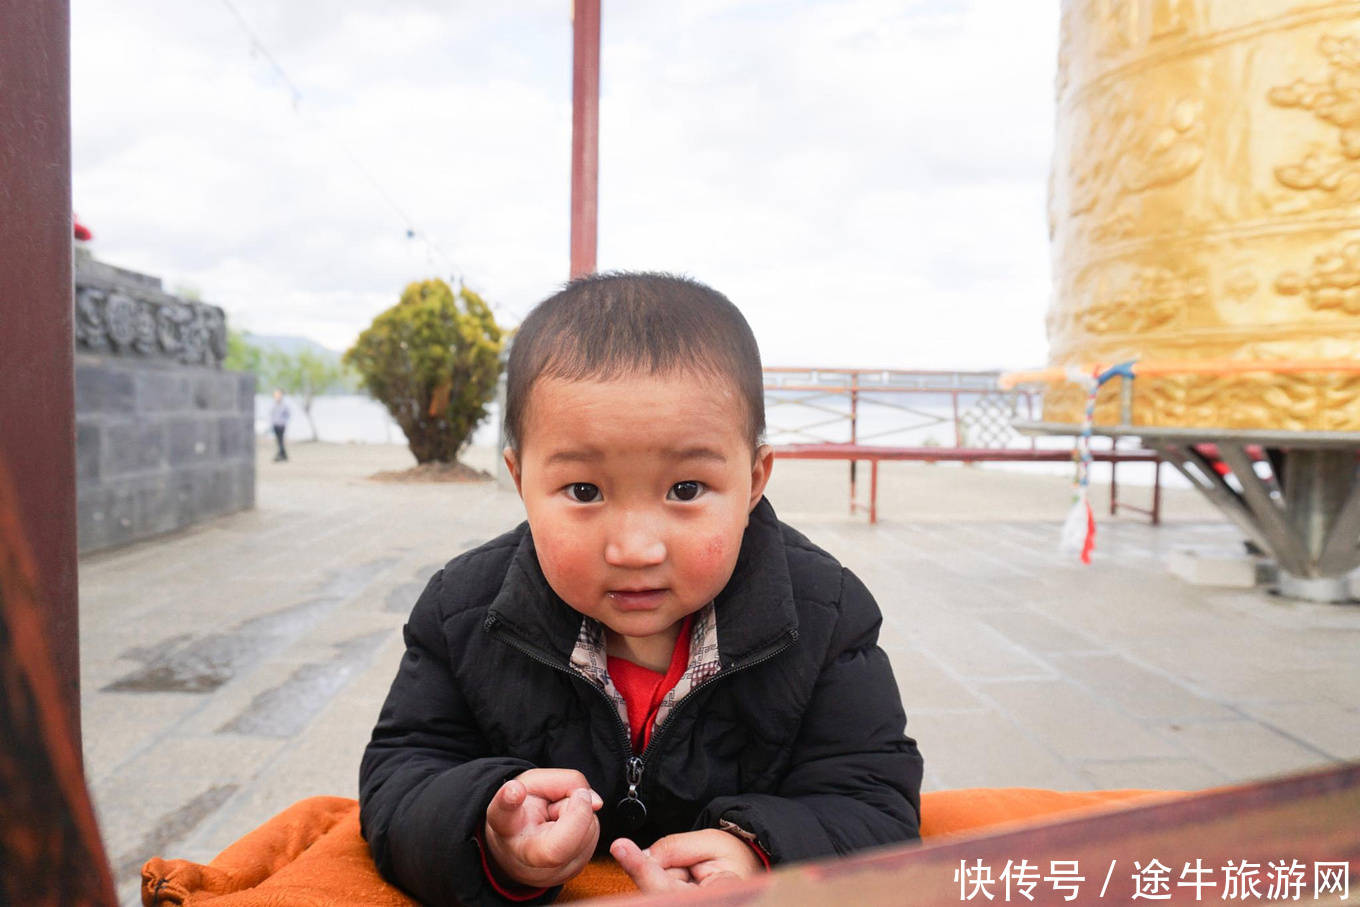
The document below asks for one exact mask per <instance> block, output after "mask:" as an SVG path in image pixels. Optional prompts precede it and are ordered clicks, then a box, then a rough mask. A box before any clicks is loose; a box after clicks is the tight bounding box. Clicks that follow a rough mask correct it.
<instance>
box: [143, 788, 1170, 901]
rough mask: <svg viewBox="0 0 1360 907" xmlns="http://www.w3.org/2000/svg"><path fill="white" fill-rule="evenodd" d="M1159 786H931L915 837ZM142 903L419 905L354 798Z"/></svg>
mask: <svg viewBox="0 0 1360 907" xmlns="http://www.w3.org/2000/svg"><path fill="white" fill-rule="evenodd" d="M1159 793H1160V792H1157V791H1141V790H1114V791H1094V792H1082V793H1063V792H1059V791H1051V790H1036V789H1032V788H1022V787H1013V788H973V789H967V790H950V791H936V792H933V793H927V794H924V795H922V797H921V819H922V821H921V835H922V837H925V838H931V837H936V836H939V835H945V834H956V833H959V832H965V831H970V830H975V829H981V828H991V827H994V826H999V825H1007V824H1014V823H1025V822H1033V821H1035V820H1037V819H1041V818H1044V817H1048V816H1052V815H1056V814H1058V813H1070V812H1075V811H1080V810H1085V809H1091V808H1099V807H1101V806H1105V805H1111V804H1117V803H1119V802H1120V801H1125V800H1131V799H1138V798H1146V797H1150V796H1157V795H1158V794H1159ZM633 890H635V889H634V887H633V883H632V881H630V880H629V878H628V877H627V876H626V875H624V874H623V871H622V870H620V869H619V868H618V866H617V865H616V864H615V863H614V862H613V861H612V860H609V859H607V858H606V859H603V860H597V861H595V862H593V863H591V864H590V865H589V866H587V867H586V868H585V870H584V871H583V872H582V873H581V874H580V875H579V876H577V877H576V878H575V879H572V880H571V881H570V882H568V883H567V886H566V888H565V890H564V891H563V893H562V896H561V898H559V901H568V900H582V899H585V898H592V897H601V896H604V895H609V894H621V893H624V892H628V891H633ZM142 903H143V904H144V905H146V907H170V905H179V907H206V905H212V907H283V905H290V907H294V905H306V907H418V905H417V904H416V902H415V901H413V900H412V899H410V898H408V897H407V896H406V895H404V894H402V893H401V892H400V891H398V890H397V889H396V888H394V887H392V886H391V885H388V884H387V883H386V882H384V881H383V880H382V877H381V876H379V875H378V870H377V868H376V867H375V866H374V865H373V860H372V858H371V857H370V856H369V854H368V845H367V844H366V843H365V842H364V840H363V838H361V837H360V836H359V804H358V802H357V801H355V800H351V799H348V798H345V797H312V798H310V799H307V800H300V801H298V802H297V803H294V804H293V805H292V806H290V807H288V809H286V810H284V811H283V812H281V813H279V814H278V815H277V816H275V817H274V818H272V819H270V820H269V821H268V822H266V823H265V824H263V825H261V826H260V827H259V828H257V829H255V830H254V831H252V832H250V833H249V834H247V835H246V836H245V837H243V838H241V840H239V841H237V842H236V843H235V844H233V845H231V846H230V847H228V848H227V849H226V850H224V851H222V852H221V853H220V854H218V855H217V858H216V859H214V860H213V861H212V862H211V863H209V864H208V865H206V866H203V865H200V864H198V863H190V862H188V861H186V860H162V859H160V858H158V857H157V858H153V859H151V860H149V861H147V864H146V865H145V866H144V867H143V868H142Z"/></svg>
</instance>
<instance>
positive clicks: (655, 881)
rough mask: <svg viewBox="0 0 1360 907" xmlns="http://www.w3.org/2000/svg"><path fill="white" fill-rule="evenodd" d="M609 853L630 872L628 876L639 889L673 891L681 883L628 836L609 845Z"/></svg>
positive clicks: (624, 869)
mask: <svg viewBox="0 0 1360 907" xmlns="http://www.w3.org/2000/svg"><path fill="white" fill-rule="evenodd" d="M609 853H610V855H611V856H613V857H614V859H615V860H617V861H618V863H619V865H620V866H622V867H623V871H624V872H626V873H628V878H630V879H632V880H633V884H634V885H636V886H637V887H638V890H639V891H643V892H652V891H671V890H672V889H674V888H675V887H676V886H677V885H679V884H681V882H680V881H679V880H678V879H675V878H673V877H672V876H671V875H670V874H669V873H667V872H666V870H664V869H662V868H661V864H660V863H658V862H656V860H653V859H652V858H651V857H649V856H647V854H645V853H643V852H642V851H641V850H640V849H639V848H638V846H637V845H636V844H634V843H633V842H632V841H630V840H628V839H627V838H619V839H618V840H617V841H615V842H614V843H613V844H612V845H610V847H609Z"/></svg>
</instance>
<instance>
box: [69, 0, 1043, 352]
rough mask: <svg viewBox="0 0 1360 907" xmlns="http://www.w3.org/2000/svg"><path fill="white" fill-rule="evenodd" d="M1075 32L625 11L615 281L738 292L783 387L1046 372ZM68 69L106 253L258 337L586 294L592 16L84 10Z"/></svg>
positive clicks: (614, 146)
mask: <svg viewBox="0 0 1360 907" xmlns="http://www.w3.org/2000/svg"><path fill="white" fill-rule="evenodd" d="M229 4H230V6H234V7H235V8H236V9H237V10H239V13H240V15H241V17H242V18H244V20H245V22H246V23H247V24H248V26H249V28H250V29H251V30H252V31H253V32H254V34H255V35H256V37H257V38H258V41H259V43H260V45H262V46H263V47H264V48H266V49H267V54H268V55H269V56H272V58H273V59H274V60H276V61H277V62H278V63H279V64H280V65H281V66H282V68H283V70H284V71H285V72H286V73H287V76H288V77H289V79H290V80H291V82H292V84H293V85H294V86H296V88H297V89H298V90H299V91H300V96H298V95H296V94H295V92H294V89H293V88H292V87H290V85H289V84H288V83H287V82H285V81H284V80H283V79H282V78H281V77H280V76H279V75H278V73H277V72H276V71H275V70H274V68H273V67H272V66H271V65H270V61H269V57H268V56H266V54H265V53H261V52H260V51H259V50H258V49H256V48H255V47H254V46H253V44H252V40H251V39H250V37H248V36H247V33H246V32H245V31H244V30H243V28H242V26H241V24H240V23H239V22H238V20H237V19H236V18H235V16H234V15H233V13H232V11H231V8H230V6H229ZM1057 31H1058V22H1057V0H895V2H893V0H822V2H794V0H686V2H683V3H676V2H673V0H604V29H603V50H602V65H601V71H602V93H601V95H602V96H601V128H600V143H601V165H600V171H601V172H600V228H599V229H600V233H599V267H600V268H601V269H615V268H645V269H659V270H670V271H679V272H683V273H687V274H690V275H693V276H695V277H697V278H699V279H700V280H703V281H705V282H707V283H710V284H712V285H713V286H715V287H717V288H718V289H720V290H722V291H723V292H725V293H726V294H727V295H728V296H730V297H731V298H732V300H733V301H734V302H736V303H737V304H738V305H739V306H740V307H741V308H742V310H743V311H744V312H745V313H746V316H747V318H748V319H749V320H750V322H751V324H752V326H753V327H754V329H755V332H756V336H757V338H758V339H759V341H760V344H761V348H762V352H763V354H764V358H765V361H766V363H767V364H770V365H795V364H797V365H822V366H835V365H858V366H869V367H895V368H914V367H936V368H938V367H946V368H947V367H989V366H1021V365H1030V364H1035V363H1039V362H1042V361H1043V360H1044V359H1045V354H1046V346H1045V342H1044V337H1043V313H1044V310H1045V308H1046V307H1047V302H1048V294H1049V266H1048V249H1047V235H1046V227H1045V223H1044V193H1045V185H1046V182H1047V169H1048V156H1049V152H1050V148H1051V144H1052V119H1053V105H1052V84H1053V71H1054V61H1055V58H1056V45H1057ZM72 66H73V94H72V105H73V110H72V116H73V126H74V167H75V172H74V183H75V185H74V188H75V207H76V211H77V213H78V214H79V216H80V218H81V220H82V222H84V223H85V224H86V225H87V226H89V227H90V228H91V229H92V230H93V231H94V233H95V241H94V243H93V249H94V251H95V254H96V255H98V256H99V257H101V258H103V259H105V260H107V261H110V262H112V263H114V264H118V265H122V266H126V267H131V268H135V269H137V270H141V271H146V272H149V273H153V274H157V275H160V276H162V277H163V278H164V279H165V282H166V284H167V285H168V286H175V285H185V284H187V285H192V286H195V287H197V288H200V289H201V291H202V294H203V296H204V298H205V299H207V300H209V301H212V302H216V303H218V304H219V305H222V306H223V307H224V308H226V309H227V311H228V312H229V314H230V315H231V316H232V318H233V321H234V323H236V324H237V325H239V326H243V327H246V328H248V329H250V330H253V331H255V332H257V333H267V334H302V335H306V336H309V337H312V338H314V339H316V340H319V341H321V342H322V343H324V344H326V345H328V346H331V347H334V348H337V349H341V348H344V347H345V346H347V345H348V344H349V343H351V342H352V341H353V339H354V338H355V336H356V335H357V334H358V332H359V331H360V330H362V329H363V328H364V327H365V326H366V325H367V324H368V323H369V321H370V320H371V319H372V318H373V316H374V315H375V314H377V313H378V312H380V311H381V310H383V309H384V308H386V307H388V306H390V305H392V304H393V303H394V302H395V301H396V299H397V296H398V294H399V293H400V291H401V288H402V287H403V286H404V285H405V284H406V283H407V282H409V281H411V280H414V279H419V278H422V277H427V276H436V275H438V276H445V277H448V276H450V275H453V274H457V275H461V276H462V278H463V279H465V280H466V281H467V283H468V284H469V285H470V286H471V287H472V288H473V289H476V290H478V291H479V292H481V293H483V295H485V296H487V297H488V298H489V299H491V300H493V301H494V302H496V303H497V304H498V305H499V306H500V309H499V313H500V315H501V317H502V319H503V320H505V321H506V322H508V323H514V322H515V321H517V320H518V317H517V316H519V315H522V314H523V313H524V312H525V311H527V310H528V309H529V308H531V307H532V306H533V304H534V303H535V302H536V301H537V300H539V299H541V298H543V297H544V296H545V295H547V294H548V293H550V292H551V291H552V290H553V289H554V288H556V287H557V286H558V285H560V283H561V282H562V281H563V280H564V279H565V277H566V272H567V266H568V248H569V246H568V233H569V224H568V218H569V198H570V184H569V175H570V174H569V171H570V155H571V23H570V3H569V0H498V2H495V3H476V2H470V0H384V2H381V3H379V2H374V0H366V2H359V0H324V2H323V0H124V2H120V3H117V4H110V3H106V2H101V0H74V2H73V5H72ZM356 161H357V162H358V163H357V164H356ZM370 176H371V177H372V180H370ZM374 181H376V183H377V186H376V187H375V185H374ZM399 212H400V213H399ZM408 221H409V222H410V223H412V224H414V226H415V227H416V228H417V229H418V230H420V231H423V232H424V234H426V235H428V236H429V237H430V239H431V240H432V243H426V242H424V241H422V240H421V239H419V238H417V239H416V240H408V239H407V237H406V229H407V222H408Z"/></svg>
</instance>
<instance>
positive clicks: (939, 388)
mask: <svg viewBox="0 0 1360 907" xmlns="http://www.w3.org/2000/svg"><path fill="white" fill-rule="evenodd" d="M1000 376H1001V373H1000V372H994V371H925V370H901V369H853V368H796V367H776V368H767V369H765V404H766V419H767V432H766V433H767V436H769V437H770V438H772V439H776V440H777V439H779V438H781V437H784V438H788V437H792V438H800V439H805V440H803V441H800V442H797V443H783V444H776V446H775V452H776V454H777V455H778V456H781V457H785V458H788V459H819V460H848V461H849V463H850V512H851V513H855V512H857V511H859V510H861V509H864V510H868V512H869V522H871V523H875V522H877V521H878V464H879V462H880V461H882V460H915V461H920V462H936V461H940V460H947V461H953V462H963V463H980V462H1023V463H1044V462H1047V463H1055V462H1063V461H1065V460H1068V459H1070V458H1071V452H1070V450H1069V449H1061V448H1040V447H1039V446H1038V440H1037V438H1035V437H1033V436H1030V437H1023V436H1021V435H1020V434H1019V433H1018V432H1016V431H1015V430H1014V429H1013V428H1012V427H1011V422H1012V420H1014V419H1017V418H1020V419H1024V420H1025V421H1034V419H1035V416H1036V415H1037V414H1038V412H1039V408H1040V402H1041V401H1040V392H1039V391H1038V390H1037V389H1035V388H1033V387H1020V388H1015V389H1002V388H1001V387H1000V386H999V384H998V380H999V378H1000ZM918 395H919V396H922V397H924V396H925V395H934V397H935V398H936V401H937V402H938V401H941V400H944V399H947V400H948V403H947V405H945V406H943V407H940V406H937V407H935V408H933V409H930V408H926V406H925V405H924V404H922V405H912V404H911V403H908V402H903V401H904V400H910V399H911V398H912V397H913V396H918ZM866 404H867V405H868V406H871V407H876V408H877V410H878V411H879V412H880V413H881V414H889V411H892V413H891V415H893V416H894V417H895V418H897V419H898V420H899V422H900V424H893V425H889V426H887V427H882V428H880V429H879V430H876V431H871V432H869V433H865V432H864V431H862V429H861V424H860V423H861V418H862V413H863V410H862V407H864V406H865V405H866ZM788 406H795V407H801V409H802V410H812V411H814V412H817V413H820V414H823V418H821V419H820V421H815V422H811V423H806V424H801V425H796V426H787V425H780V424H778V422H777V420H773V419H771V412H772V411H777V410H778V409H779V408H780V407H788ZM946 413H947V414H946ZM945 424H948V425H949V427H950V430H951V431H950V433H951V434H952V435H953V440H954V444H953V446H952V447H949V446H944V445H941V444H939V443H938V442H936V443H935V444H933V445H931V444H925V445H921V446H914V447H913V446H900V445H899V446H889V445H885V444H882V443H876V444H870V443H867V442H869V441H872V440H877V439H883V438H887V437H890V436H892V435H902V434H905V433H907V432H919V431H921V430H923V429H928V428H931V427H933V426H943V425H945ZM970 431H971V433H972V434H973V435H974V436H973V437H969V434H970ZM817 432H820V434H819V433H817ZM828 434H836V435H837V436H838V437H829V436H828ZM1092 455H1093V457H1094V459H1095V460H1096V461H1097V462H1104V463H1109V464H1110V468H1111V473H1110V488H1111V494H1110V513H1111V514H1115V513H1117V512H1118V511H1119V510H1120V509H1126V510H1132V511H1134V512H1137V513H1141V514H1145V515H1147V516H1149V517H1150V518H1151V520H1152V522H1153V523H1154V524H1157V523H1159V522H1160V521H1161V461H1160V458H1159V457H1158V456H1157V454H1156V453H1154V452H1152V451H1148V450H1129V449H1123V450H1120V449H1118V448H1115V447H1111V448H1109V449H1106V450H1095V451H1092ZM861 460H864V461H868V463H869V464H870V485H869V503H868V504H867V505H863V504H860V503H859V499H858V489H857V478H858V470H857V466H858V463H859V461H861ZM1122 462H1146V463H1152V464H1154V479H1153V492H1152V506H1151V507H1150V508H1144V507H1137V506H1134V505H1132V504H1127V503H1125V502H1122V501H1120V500H1119V490H1118V488H1119V486H1118V481H1117V471H1118V465H1119V463H1122Z"/></svg>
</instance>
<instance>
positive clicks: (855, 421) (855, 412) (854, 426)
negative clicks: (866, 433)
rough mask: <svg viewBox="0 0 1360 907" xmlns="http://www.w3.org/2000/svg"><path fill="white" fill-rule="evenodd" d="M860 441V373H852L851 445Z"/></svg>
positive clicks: (852, 493) (852, 482) (852, 488)
mask: <svg viewBox="0 0 1360 907" xmlns="http://www.w3.org/2000/svg"><path fill="white" fill-rule="evenodd" d="M858 441H859V372H851V373H850V443H851V444H855V443H857V442H858ZM855 465H856V463H855V460H854V459H853V458H851V460H850V514H851V515H852V516H853V515H854V513H855Z"/></svg>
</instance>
